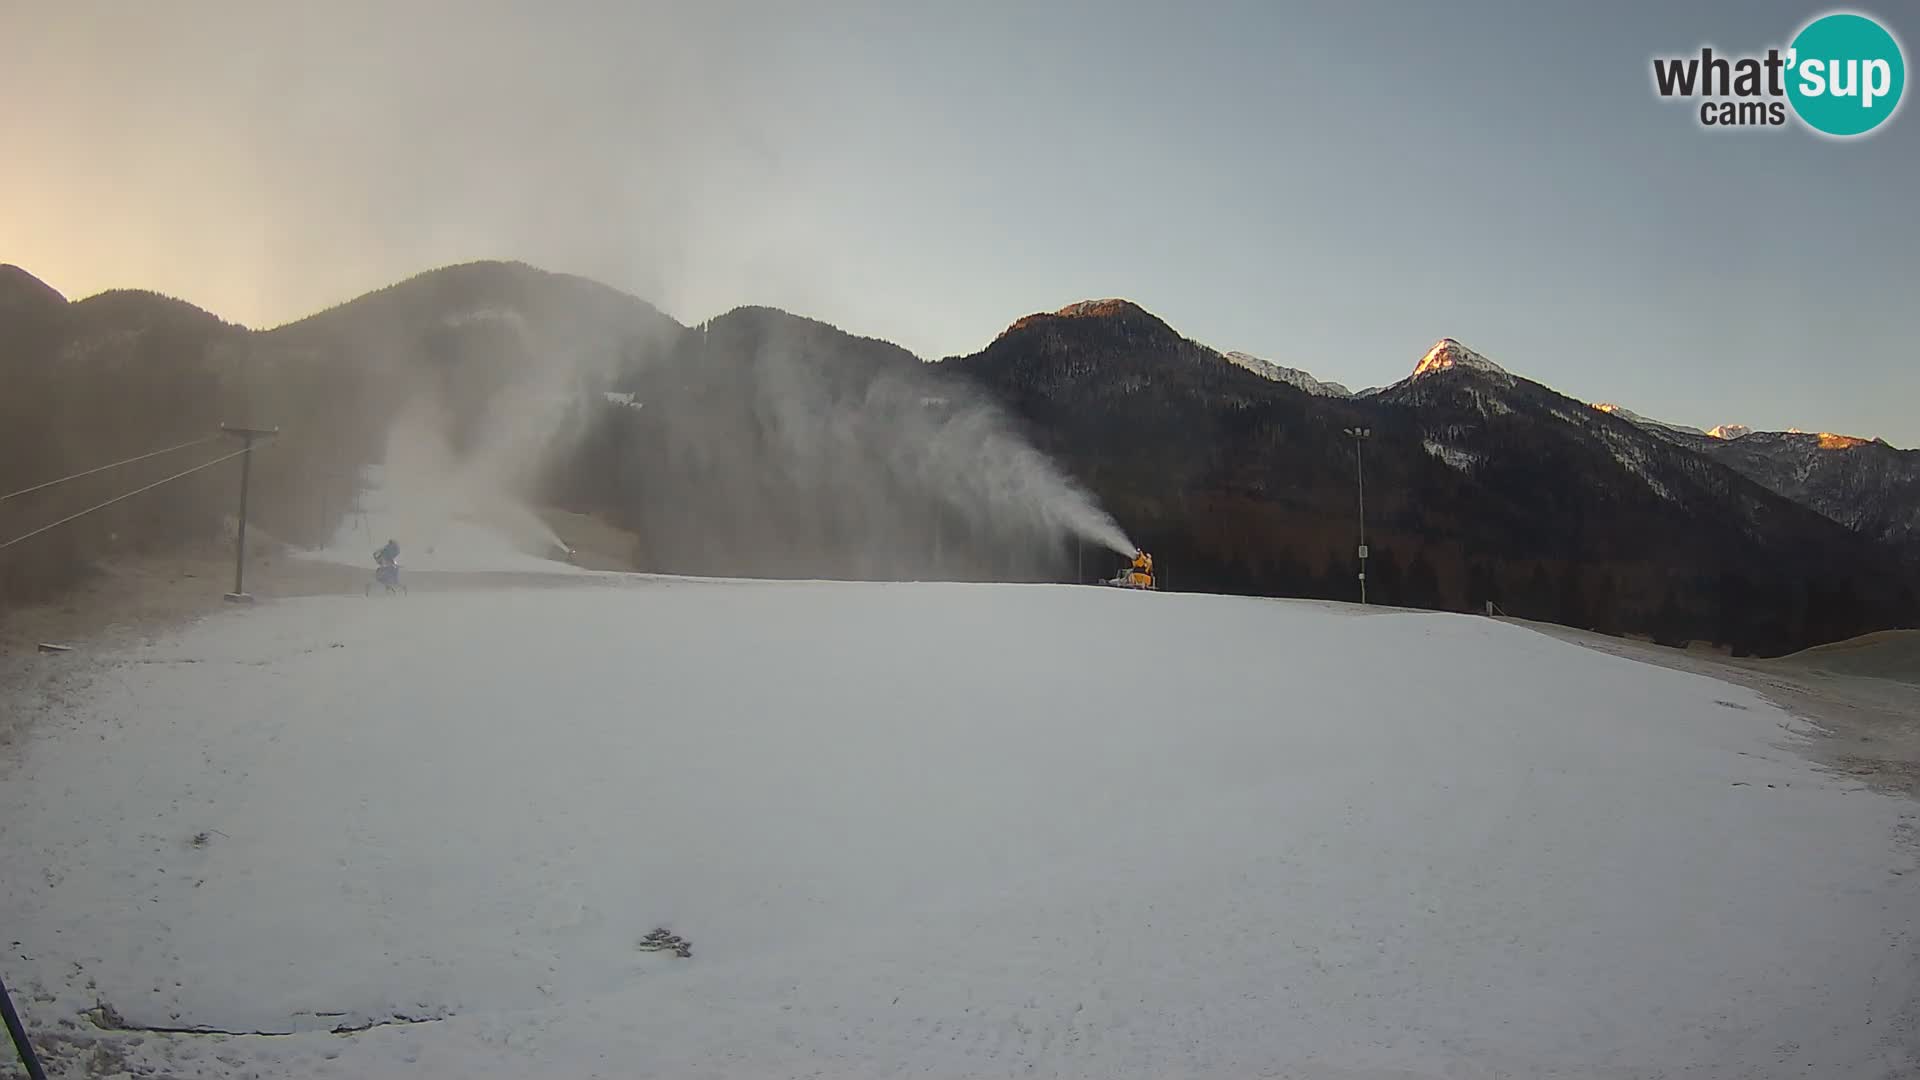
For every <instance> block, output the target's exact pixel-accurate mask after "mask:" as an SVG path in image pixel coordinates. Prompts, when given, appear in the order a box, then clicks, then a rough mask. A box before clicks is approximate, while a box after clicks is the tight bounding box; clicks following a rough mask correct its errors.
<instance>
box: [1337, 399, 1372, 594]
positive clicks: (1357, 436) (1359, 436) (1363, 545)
mask: <svg viewBox="0 0 1920 1080" xmlns="http://www.w3.org/2000/svg"><path fill="white" fill-rule="evenodd" d="M1342 431H1343V432H1344V433H1345V434H1346V436H1347V437H1348V438H1350V439H1352V440H1353V476H1354V481H1355V483H1356V484H1357V485H1358V490H1359V492H1360V602H1361V603H1362V604H1364V603H1366V602H1367V470H1366V466H1364V465H1362V464H1361V462H1360V446H1361V444H1362V443H1365V442H1366V441H1367V437H1368V436H1370V435H1372V434H1373V429H1372V428H1363V427H1350V428H1343V429H1342Z"/></svg>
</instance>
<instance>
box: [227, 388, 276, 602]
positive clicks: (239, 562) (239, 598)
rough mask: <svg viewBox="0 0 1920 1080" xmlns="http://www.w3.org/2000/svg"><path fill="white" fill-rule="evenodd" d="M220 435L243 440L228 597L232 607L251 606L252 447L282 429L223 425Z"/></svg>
mask: <svg viewBox="0 0 1920 1080" xmlns="http://www.w3.org/2000/svg"><path fill="white" fill-rule="evenodd" d="M220 431H221V433H223V434H226V435H234V436H238V437H239V438H240V439H241V440H242V445H241V451H240V526H239V528H238V529H237V530H236V531H235V534H234V538H233V591H232V592H230V593H228V594H227V597H226V598H227V602H228V603H232V604H251V603H253V597H251V596H248V595H247V589H246V571H247V481H248V479H249V477H250V476H251V475H252V472H253V444H254V442H255V441H257V440H261V439H271V438H273V437H274V436H275V435H278V434H279V433H280V429H279V428H243V427H230V426H228V425H226V424H221V425H220Z"/></svg>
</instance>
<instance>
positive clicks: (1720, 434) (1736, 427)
mask: <svg viewBox="0 0 1920 1080" xmlns="http://www.w3.org/2000/svg"><path fill="white" fill-rule="evenodd" d="M1707 434H1709V435H1711V436H1713V437H1714V438H1716V439H1737V438H1739V437H1740V436H1742V435H1751V434H1753V429H1752V428H1750V427H1748V426H1747V425H1745V424H1718V425H1716V426H1714V427H1710V428H1708V429H1707Z"/></svg>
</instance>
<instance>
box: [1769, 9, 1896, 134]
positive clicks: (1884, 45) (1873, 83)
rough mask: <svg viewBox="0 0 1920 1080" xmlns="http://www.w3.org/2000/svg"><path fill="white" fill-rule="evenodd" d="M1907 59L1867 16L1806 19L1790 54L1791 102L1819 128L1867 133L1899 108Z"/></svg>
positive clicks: (1789, 94) (1789, 91) (1840, 131)
mask: <svg viewBox="0 0 1920 1080" xmlns="http://www.w3.org/2000/svg"><path fill="white" fill-rule="evenodd" d="M1906 85H1907V61H1906V58H1905V57H1904V56H1902V55H1901V53H1900V43H1899V42H1897V41H1895V40H1894V39H1893V35H1892V34H1890V33H1888V32H1887V30H1886V28H1885V27H1883V26H1881V25H1880V24H1879V23H1877V22H1874V21H1873V20H1872V19H1869V18H1867V17H1866V16H1865V15H1855V14H1853V13H1851V12H1841V13H1838V14H1834V15H1823V16H1821V17H1820V18H1818V19H1815V20H1813V21H1812V22H1810V23H1808V24H1807V25H1806V27H1805V28H1803V29H1802V30H1801V31H1800V33H1799V34H1798V35H1796V36H1795V37H1794V39H1793V44H1792V45H1791V46H1789V48H1788V52H1787V100H1789V101H1791V102H1792V103H1793V111H1794V112H1796V113H1798V114H1800V119H1801V120H1803V121H1805V122H1806V124H1807V126H1808V127H1810V128H1813V129H1814V130H1815V131H1819V132H1823V133H1825V134H1828V135H1838V136H1842V137H1845V136H1849V135H1865V134H1866V133H1867V132H1869V131H1872V130H1873V129H1874V128H1877V127H1879V126H1880V125H1881V124H1882V123H1885V122H1886V119H1887V118H1888V117H1889V116H1892V115H1893V111H1894V110H1895V109H1897V108H1899V107H1900V92H1901V91H1902V90H1904V89H1906Z"/></svg>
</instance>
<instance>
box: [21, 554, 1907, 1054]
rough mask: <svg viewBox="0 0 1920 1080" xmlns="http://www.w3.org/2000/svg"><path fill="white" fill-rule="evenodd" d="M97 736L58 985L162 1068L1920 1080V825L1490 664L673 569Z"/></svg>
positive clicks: (1770, 759) (487, 612)
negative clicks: (115, 1019)
mask: <svg viewBox="0 0 1920 1080" xmlns="http://www.w3.org/2000/svg"><path fill="white" fill-rule="evenodd" d="M74 659H78V657H77V656H76V657H68V658H62V659H60V660H59V661H57V662H61V663H66V662H69V661H70V660H74ZM48 662H56V661H48ZM47 704H48V705H49V707H48V708H47V710H46V711H45V712H44V713H43V714H41V715H40V717H39V718H38V719H37V720H36V721H35V724H34V728H33V734H32V736H31V738H30V741H29V742H28V743H27V744H26V745H25V746H24V747H23V748H21V752H20V754H19V756H18V759H17V760H12V761H8V762H6V763H5V764H4V766H0V768H4V770H5V773H4V775H5V782H4V784H0V851H4V854H5V856H6V859H7V865H8V866H9V867H10V868H11V869H10V871H9V872H8V873H7V874H6V875H4V877H3V878H0V918H3V919H4V925H5V926H6V928H7V940H8V941H9V942H13V943H14V944H13V945H12V947H11V948H10V949H9V950H8V952H7V956H6V959H5V962H6V964H7V971H6V975H7V978H8V980H9V981H10V982H11V983H12V984H13V986H14V988H15V991H16V995H17V996H18V998H19V999H20V1000H21V1002H22V1004H23V1007H24V1009H25V1012H26V1014H27V1019H28V1022H29V1024H31V1025H33V1026H34V1027H35V1028H36V1030H41V1031H48V1030H53V1029H56V1028H57V1026H58V1025H59V1024H60V1023H61V1022H62V1021H74V1020H79V1023H80V1026H79V1027H78V1028H77V1029H75V1031H73V1032H68V1033H67V1034H68V1035H73V1034H74V1033H75V1032H78V1033H80V1034H83V1035H84V1034H86V1033H92V1035H91V1037H94V1038H102V1039H106V1040H108V1041H109V1045H111V1046H113V1047H114V1048H115V1053H116V1054H118V1055H123V1056H124V1058H125V1060H126V1061H127V1063H128V1068H129V1069H130V1070H131V1071H135V1072H138V1071H139V1070H140V1069H154V1070H157V1071H158V1072H159V1073H160V1074H162V1075H169V1076H181V1077H198V1076H241V1075H245V1076H262V1077H283V1076H284V1077H293V1076H299V1077H316V1076H317V1077H342V1078H344V1077H355V1078H359V1077H372V1078H380V1077H402V1076H406V1077H414V1076H458V1077H474V1078H491V1077H503V1078H504V1077H512V1078H514V1080H521V1078H524V1077H529V1076H542V1077H587V1076H600V1077H652V1076H659V1077H694V1076H800V1075H809V1076H813V1075H817V1076H829V1077H883V1076H885V1077H891V1076H900V1075H909V1074H911V1075H932V1076H941V1077H962V1076H965V1077H973V1076H993V1075H998V1076H1007V1075H1014V1076H1026V1075H1039V1076H1069V1077H1163V1076H1181V1077H1195V1076H1208V1077H1235V1078H1238V1077H1250V1076H1285V1077H1302V1078H1307V1080H1318V1078H1327V1080H1356V1078H1366V1080H1385V1078H1388V1077H1391V1078H1394V1080H1411V1078H1422V1077H1442V1076H1444V1077H1472V1078H1489V1077H1494V1076H1502V1077H1539V1076H1548V1075H1553V1076H1570V1077H1607V1078H1624V1077H1643V1076H1645V1077H1651V1076H1678V1075H1686V1076H1689V1077H1695V1078H1701V1077H1728V1078H1732V1077H1739V1078H1742V1080H1747V1078H1753V1077H1786V1076H1792V1077H1805V1076H1873V1077H1881V1076H1910V1075H1913V1074H1914V1073H1913V1070H1914V1069H1916V1068H1920V1056H1916V1032H1915V1028H1914V1026H1913V1024H1914V1019H1915V1018H1914V1014H1913V1011H1912V1008H1913V1005H1914V1002H1915V998H1916V992H1917V991H1916V973H1920V942H1916V940H1915V938H1914V937H1913V934H1912V929H1913V925H1914V918H1915V912H1916V911H1920V868H1916V856H1915V852H1914V851H1913V850H1912V848H1911V847H1910V846H1903V844H1902V841H1901V839H1900V838H1901V836H1902V835H1906V836H1908V837H1910V836H1911V833H1912V828H1913V824H1912V818H1913V811H1914V805H1913V804H1912V803H1910V802H1906V801H1903V800H1899V799H1894V798H1889V797H1885V796H1881V795H1876V794H1873V793H1870V792H1868V791H1866V790H1864V789H1862V788H1860V787H1859V786H1858V785H1856V784H1853V783H1851V782H1848V781H1847V780H1845V779H1843V778H1841V777H1838V776H1834V775H1830V774H1826V773H1822V772H1820V771H1817V770H1816V769H1814V768H1813V767H1811V766H1810V765H1808V764H1807V763H1806V762H1805V761H1804V760H1803V759H1802V758H1801V757H1799V756H1798V755H1797V754H1796V753H1795V752H1794V751H1792V750H1791V749H1787V748H1783V747H1782V746H1781V745H1780V744H1781V743H1782V742H1783V741H1785V740H1788V739H1790V738H1793V737H1794V736H1792V735H1790V734H1789V733H1788V732H1787V731H1786V730H1784V729H1786V728H1789V727H1792V726H1793V725H1792V723H1791V722H1790V721H1789V718H1788V717H1787V716H1786V715H1785V714H1783V713H1781V712H1779V711H1777V710H1775V709H1774V708H1772V707H1771V706H1769V705H1768V704H1766V703H1765V702H1764V701H1763V700H1762V699H1760V698H1759V697H1757V696H1756V695H1754V694H1753V693H1751V692H1748V691H1746V690H1743V689H1737V688H1734V687H1731V686H1728V685H1725V684H1722V683H1718V682H1715V681H1712V680H1708V679H1704V678H1700V677H1697V676H1692V675H1687V674H1683V673H1679V672H1673V671H1667V670H1664V669H1656V668H1652V667H1646V666H1642V665H1638V664H1635V663H1632V662H1631V661H1627V660H1623V659H1619V658H1615V657H1610V656H1605V655H1601V654H1599V653H1596V652H1591V651H1587V650H1583V649H1581V648H1578V647H1575V646H1572V645H1567V644H1563V643H1560V642H1556V641H1553V640H1550V639H1548V638H1546V637H1543V636H1539V635H1536V634H1534V633H1532V632H1529V631H1526V630H1523V629H1519V628H1515V627H1510V626H1507V625H1504V624H1501V623H1497V622H1493V621H1488V620H1482V619H1476V618H1472V617H1468V616H1449V615H1436V614H1374V615H1362V614H1359V613H1357V612H1356V610H1355V609H1352V608H1344V607H1340V606H1336V605H1320V604H1313V603H1306V602H1291V603H1289V602H1275V601H1263V600H1255V599H1247V598H1229V597H1211V596H1190V595H1175V594H1152V593H1131V592H1121V591H1119V590H1102V589H1093V588H1074V587H1066V586H981V585H859V584H826V583H788V584H773V583H740V582H691V581H683V580H677V579H650V578H637V577H636V578H626V579H620V581H619V583H617V584H609V585H606V586H603V587H591V588H574V589H552V590H538V589H521V590H512V591H475V592H442V593H432V594H424V595H423V594H416V595H415V596H414V597H412V598H409V599H406V600H396V601H393V602H369V601H366V600H364V599H361V598H358V597H356V598H352V599H344V598H317V599H309V600H300V601H287V602H277V603H270V604H263V605H261V606H259V607H257V608H255V609H251V610H245V611H239V610H236V611H230V612H223V613H221V614H219V615H217V616H214V617H211V618H209V619H207V620H205V621H203V622H201V623H200V624H198V625H196V626H193V627H191V628H189V629H186V630H184V631H182V632H179V633H177V634H173V635H170V636H167V637H165V638H163V639H161V640H158V641H156V642H153V643H151V644H148V645H145V646H141V647H137V648H133V649H131V650H130V651H128V652H125V653H124V654H120V655H116V656H112V657H108V658H104V659H102V660H101V661H99V662H98V664H97V665H96V667H95V668H94V669H92V671H91V673H90V674H89V673H86V672H79V673H76V675H75V676H74V678H73V680H72V682H71V684H70V685H68V686H67V687H64V688H63V689H62V690H61V691H60V695H59V697H58V698H57V699H52V700H50V701H49V702H48V703H47ZM656 930H661V931H664V932H665V933H666V934H667V935H670V936H671V937H672V939H673V941H675V942H678V943H681V944H684V945H685V946H686V951H687V952H688V953H689V954H690V955H689V956H687V957H685V958H683V957H681V956H679V955H677V952H676V951H669V950H666V949H664V948H660V947H657V946H658V943H659V942H661V941H664V940H667V939H666V938H663V937H660V936H655V937H653V938H652V939H651V940H652V942H653V943H654V944H649V935H650V934H653V933H654V931H656ZM675 949H676V950H677V949H678V946H677V945H676V946H675ZM96 1002H104V1003H106V1004H108V1005H110V1006H111V1007H112V1008H113V1009H114V1010H116V1011H117V1013H118V1014H119V1016H120V1017H122V1018H124V1021H125V1022H126V1023H127V1024H129V1025H149V1026H166V1027H196V1026H204V1027H211V1028H219V1029H224V1030H232V1031H269V1032H271V1031H280V1032H287V1031H291V1032H295V1034H291V1035H286V1036H278V1037H251V1036H250V1037H245V1038H238V1039H219V1038H216V1037H212V1036H206V1035H186V1036H167V1037H156V1036H145V1037H137V1036H133V1035H127V1034H121V1035H101V1034H100V1033H98V1032H97V1031H96V1029H94V1028H92V1027H91V1026H88V1025H87V1024H86V1022H85V1021H84V1020H80V1018H81V1017H82V1015H83V1013H84V1011H85V1010H88V1009H92V1008H94V1007H95V1005H96ZM395 1016H405V1017H411V1018H414V1019H431V1018H435V1017H444V1018H445V1019H444V1020H440V1021H438V1022H428V1023H401V1024H395V1025H391V1026H383V1027H376V1028H373V1029H372V1030H368V1031H365V1032H362V1033H359V1034H353V1035H336V1034H331V1033H329V1030H328V1029H330V1028H333V1027H336V1026H342V1025H357V1024H364V1023H368V1022H373V1021H380V1020H384V1019H390V1018H392V1017H395Z"/></svg>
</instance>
